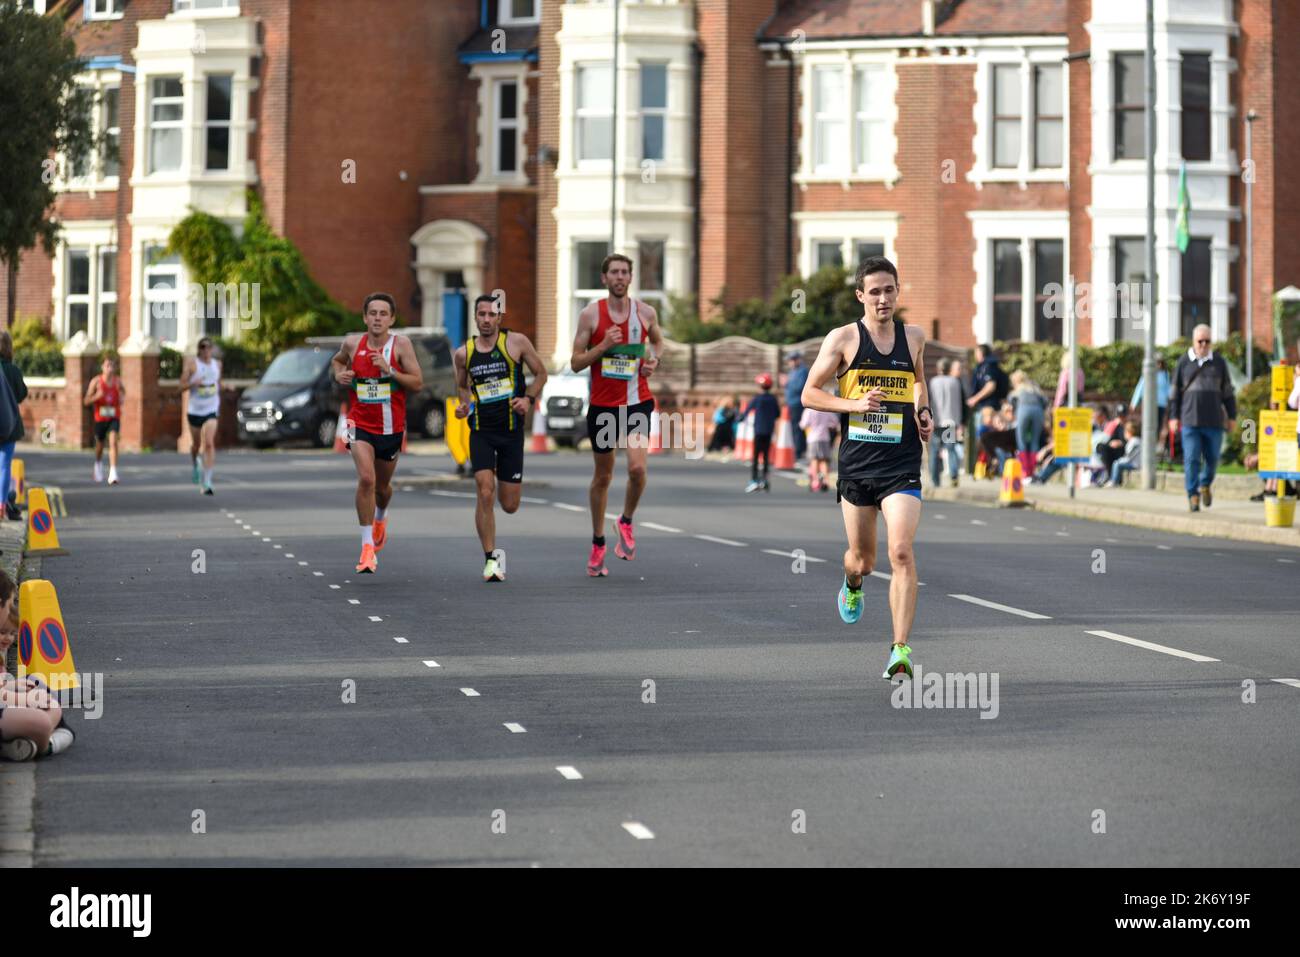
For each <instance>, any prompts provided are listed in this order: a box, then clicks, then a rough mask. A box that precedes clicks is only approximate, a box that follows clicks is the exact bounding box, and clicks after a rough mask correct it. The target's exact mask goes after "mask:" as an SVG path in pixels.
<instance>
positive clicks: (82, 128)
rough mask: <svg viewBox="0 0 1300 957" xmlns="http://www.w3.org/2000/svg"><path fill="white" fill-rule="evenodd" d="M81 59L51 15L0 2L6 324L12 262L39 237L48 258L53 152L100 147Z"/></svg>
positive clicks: (1, 258) (53, 239) (0, 226)
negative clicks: (81, 83)
mask: <svg viewBox="0 0 1300 957" xmlns="http://www.w3.org/2000/svg"><path fill="white" fill-rule="evenodd" d="M82 68H83V63H82V61H81V59H80V58H79V57H78V55H77V45H76V43H74V42H73V40H72V37H71V36H69V35H67V34H66V33H65V32H64V21H63V18H62V17H58V16H48V17H43V16H38V15H36V14H35V13H32V12H31V11H29V10H24V9H21V8H20V7H19V6H18V2H17V0H0V117H3V118H4V125H3V134H0V263H3V265H4V268H5V271H6V273H7V275H8V279H9V282H8V297H7V301H6V303H5V326H6V328H7V327H8V326H10V325H12V324H13V321H14V308H15V305H16V302H17V285H18V259H19V256H20V255H21V254H22V252H23V250H25V249H31V248H33V247H34V246H35V245H36V243H37V242H38V241H39V242H40V243H41V245H42V246H44V248H45V251H46V252H47V253H48V254H49V255H51V256H53V255H54V252H55V248H56V243H57V240H58V234H59V233H58V224H57V223H56V222H55V221H54V220H53V219H51V218H50V217H49V211H50V208H51V207H52V206H53V205H54V199H55V192H54V181H55V179H56V178H57V176H56V170H55V159H54V157H55V155H56V154H60V153H61V154H63V155H64V156H65V157H67V159H68V160H69V161H70V162H74V163H75V162H77V161H79V160H81V159H82V158H84V157H85V156H86V155H87V154H88V153H90V151H91V150H93V149H95V148H97V147H98V146H99V145H100V144H99V143H97V142H96V139H95V136H94V135H93V133H92V130H91V121H90V110H91V105H92V94H91V92H90V91H89V90H87V89H82V88H80V87H78V85H77V83H76V77H77V74H78V73H80V72H81V71H82Z"/></svg>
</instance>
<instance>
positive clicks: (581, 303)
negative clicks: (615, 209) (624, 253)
mask: <svg viewBox="0 0 1300 957" xmlns="http://www.w3.org/2000/svg"><path fill="white" fill-rule="evenodd" d="M581 243H602V244H603V245H605V246H606V247H608V246H609V236H574V237H573V238H572V239H570V240H569V250H570V252H569V257H570V259H571V260H572V267H571V268H572V273H571V275H572V276H573V304H574V309H573V323H574V328H575V329H576V328H577V324H578V314H579V313H581V312H582V310H583V309H585V308H587V306H589V305H590V304H591V303H593V302H595V301H596V300H597V299H602V298H604V297H605V296H607V295H609V290H608V289H606V288H605V287H604V286H596V287H595V288H588V287H580V286H579V285H578V279H579V276H578V267H579V264H580V263H581V259H580V258H579V256H578V246H579V245H580V244H581ZM633 269H635V266H634V267H633ZM636 279H637V277H636V274H635V272H634V273H633V276H632V281H633V282H634V283H635V282H636Z"/></svg>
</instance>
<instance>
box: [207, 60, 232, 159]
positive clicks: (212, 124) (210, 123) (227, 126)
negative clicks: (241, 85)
mask: <svg viewBox="0 0 1300 957" xmlns="http://www.w3.org/2000/svg"><path fill="white" fill-rule="evenodd" d="M221 77H224V78H226V79H227V80H229V81H230V116H228V117H227V118H226V119H224V120H210V119H208V83H209V82H210V81H211V80H214V79H219V78H221ZM237 89H238V87H237V86H236V83H235V77H234V75H233V74H230V73H221V72H213V73H205V74H203V154H202V155H203V163H202V167H203V172H204V173H214V174H217V175H225V174H227V173H229V172H230V171H231V170H232V169H234V168H235V96H236V95H237V92H236V91H237ZM214 129H224V130H225V131H226V165H225V168H224V169H209V168H208V135H209V133H210V132H211V131H212V130H214Z"/></svg>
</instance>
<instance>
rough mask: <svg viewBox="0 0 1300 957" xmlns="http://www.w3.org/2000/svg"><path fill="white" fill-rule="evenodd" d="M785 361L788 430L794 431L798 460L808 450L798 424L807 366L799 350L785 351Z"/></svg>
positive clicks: (795, 455) (801, 410) (801, 414)
mask: <svg viewBox="0 0 1300 957" xmlns="http://www.w3.org/2000/svg"><path fill="white" fill-rule="evenodd" d="M785 361H786V364H787V369H786V375H785V405H786V408H788V409H789V410H790V431H791V432H793V433H794V457H795V461H799V460H800V459H802V458H803V457H804V454H805V453H806V452H807V450H808V440H807V438H806V437H805V436H804V434H803V427H802V426H800V425H799V423H800V422H801V421H802V420H803V387H804V385H805V384H806V383H807V382H808V367H807V366H806V365H804V361H803V354H802V353H799V352H788V353H786V356H785Z"/></svg>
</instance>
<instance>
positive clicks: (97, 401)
mask: <svg viewBox="0 0 1300 957" xmlns="http://www.w3.org/2000/svg"><path fill="white" fill-rule="evenodd" d="M125 396H126V387H125V386H124V385H122V379H121V377H120V376H118V374H117V368H116V366H115V364H114V363H113V360H112V359H105V360H104V363H103V365H101V366H100V372H99V375H97V376H95V378H93V379H91V380H90V385H89V386H87V388H86V398H85V404H86V405H88V406H90V408H91V411H92V412H93V413H94V416H95V470H94V478H95V481H96V482H102V481H104V443H105V442H107V443H108V484H109V485H116V484H117V482H118V479H117V437H118V434H119V432H120V430H121V428H122V401H123V399H124V398H125Z"/></svg>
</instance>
